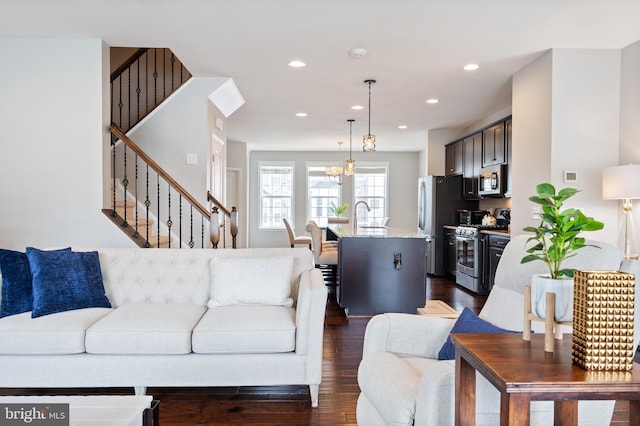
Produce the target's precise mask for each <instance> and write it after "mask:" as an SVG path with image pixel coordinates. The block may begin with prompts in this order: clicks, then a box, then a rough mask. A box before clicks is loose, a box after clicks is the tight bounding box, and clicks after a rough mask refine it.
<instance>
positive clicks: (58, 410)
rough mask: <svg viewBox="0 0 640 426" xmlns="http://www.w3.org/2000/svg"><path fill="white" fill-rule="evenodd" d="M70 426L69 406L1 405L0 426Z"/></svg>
mask: <svg viewBox="0 0 640 426" xmlns="http://www.w3.org/2000/svg"><path fill="white" fill-rule="evenodd" d="M15 425H33V426H69V404H0V426H15Z"/></svg>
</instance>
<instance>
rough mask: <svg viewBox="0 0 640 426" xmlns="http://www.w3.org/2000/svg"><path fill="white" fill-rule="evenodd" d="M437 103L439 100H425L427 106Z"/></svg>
mask: <svg viewBox="0 0 640 426" xmlns="http://www.w3.org/2000/svg"><path fill="white" fill-rule="evenodd" d="M438 102H440V100H438V99H436V98H430V99H427V103H428V104H437V103H438Z"/></svg>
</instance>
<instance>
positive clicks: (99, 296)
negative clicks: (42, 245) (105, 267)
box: [27, 247, 111, 318]
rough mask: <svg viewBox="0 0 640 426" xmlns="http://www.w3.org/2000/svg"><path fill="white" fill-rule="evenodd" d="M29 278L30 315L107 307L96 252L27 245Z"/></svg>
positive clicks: (109, 304) (37, 315)
mask: <svg viewBox="0 0 640 426" xmlns="http://www.w3.org/2000/svg"><path fill="white" fill-rule="evenodd" d="M27 259H28V260H29V267H30V268H31V275H32V277H33V281H32V283H33V311H32V312H31V317H33V318H36V317H40V316H43V315H48V314H53V313H56V312H64V311H69V310H72V309H82V308H110V307H111V303H109V299H107V296H106V294H105V291H104V284H103V283H102V270H101V269H100V258H99V256H98V252H96V251H91V252H74V251H67V252H55V251H42V250H38V249H34V248H32V247H27Z"/></svg>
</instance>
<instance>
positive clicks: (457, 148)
mask: <svg viewBox="0 0 640 426" xmlns="http://www.w3.org/2000/svg"><path fill="white" fill-rule="evenodd" d="M444 149H445V152H444V164H445V168H446V171H445V175H446V176H456V175H461V174H462V166H463V162H462V158H463V146H462V141H456V142H453V143H450V144H448V145H446V146H445V148H444Z"/></svg>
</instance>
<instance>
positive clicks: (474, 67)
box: [464, 64, 480, 71]
mask: <svg viewBox="0 0 640 426" xmlns="http://www.w3.org/2000/svg"><path fill="white" fill-rule="evenodd" d="M478 68H480V65H478V64H467V65H465V66H464V70H465V71H474V70H477V69H478Z"/></svg>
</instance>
